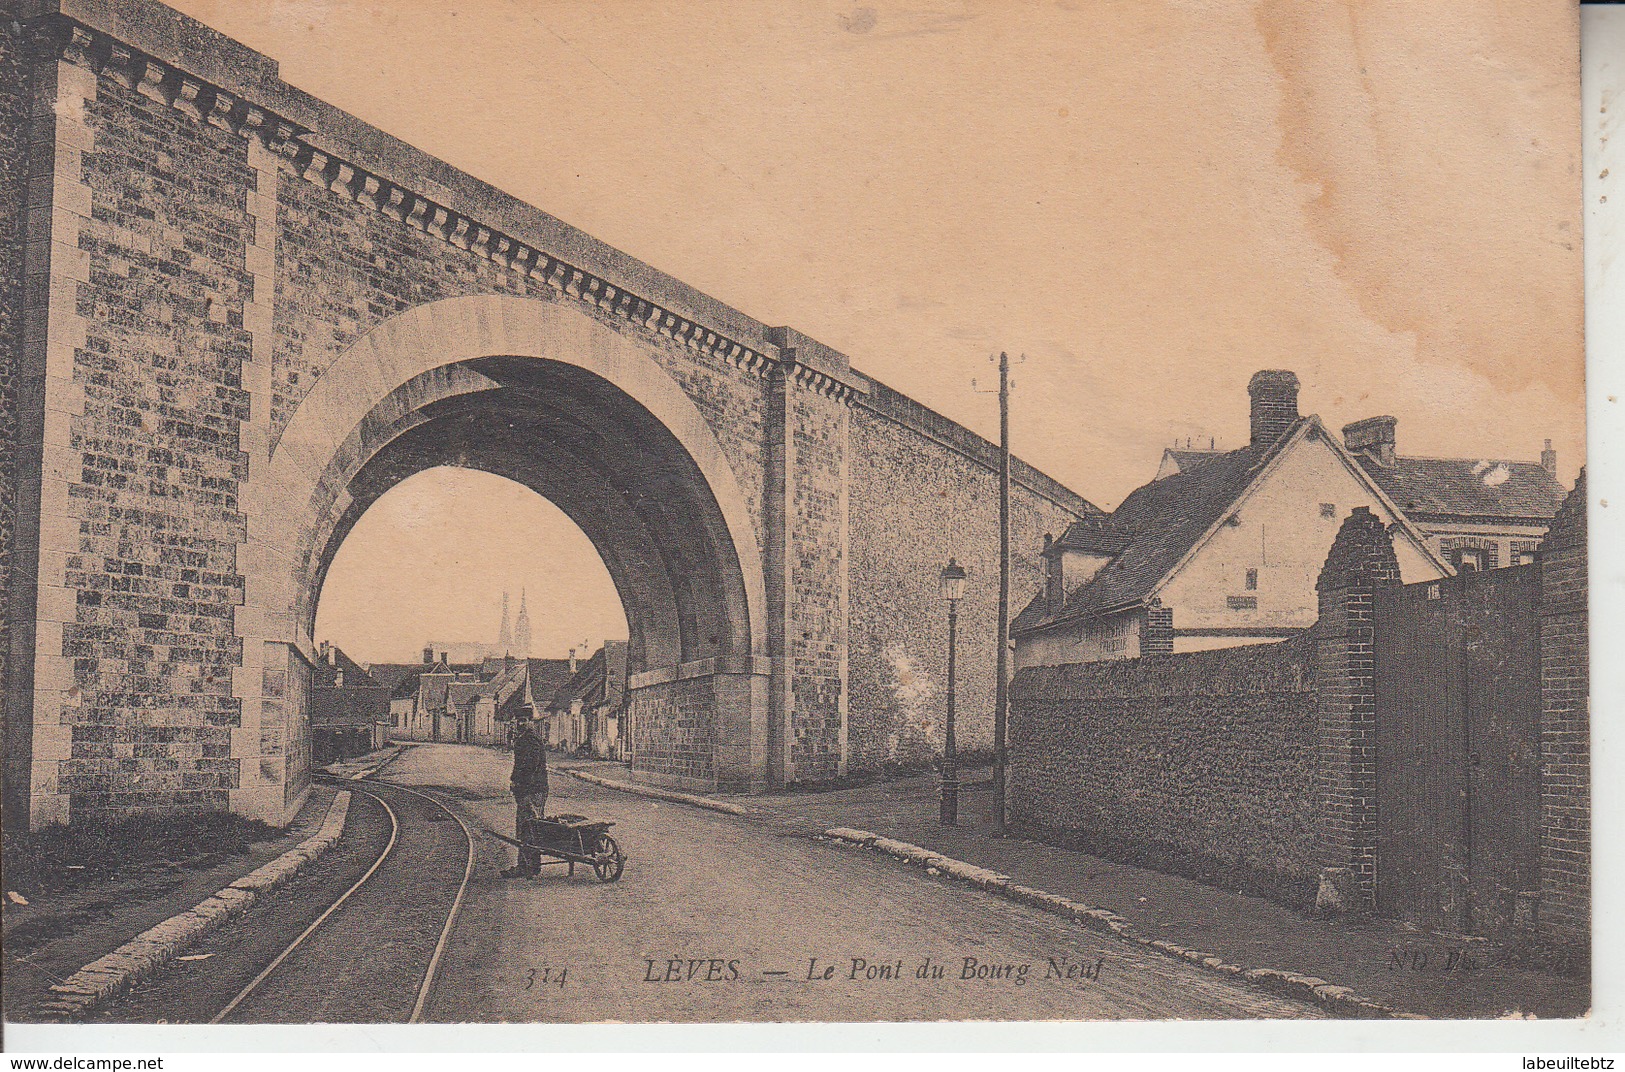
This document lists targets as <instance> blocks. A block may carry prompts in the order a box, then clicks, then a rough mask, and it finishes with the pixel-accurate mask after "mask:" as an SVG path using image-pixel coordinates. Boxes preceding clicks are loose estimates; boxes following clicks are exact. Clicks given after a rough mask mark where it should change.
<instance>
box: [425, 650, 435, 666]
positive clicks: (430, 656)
mask: <svg viewBox="0 0 1625 1072" xmlns="http://www.w3.org/2000/svg"><path fill="white" fill-rule="evenodd" d="M423 665H424V666H433V665H434V648H432V647H426V648H424V649H423Z"/></svg>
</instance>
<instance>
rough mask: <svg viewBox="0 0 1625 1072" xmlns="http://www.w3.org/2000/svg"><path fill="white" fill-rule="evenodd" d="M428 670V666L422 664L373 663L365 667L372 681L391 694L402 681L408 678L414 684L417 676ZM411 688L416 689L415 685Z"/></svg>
mask: <svg viewBox="0 0 1625 1072" xmlns="http://www.w3.org/2000/svg"><path fill="white" fill-rule="evenodd" d="M428 668H429V667H428V664H427V663H422V662H416V663H373V664H372V665H370V666H368V667H367V673H368V674H371V675H372V679H373V680H374V681H376V682H378V684H380V685H382V686H383V687H384V688H386V689H389V690H390V691H391V692H392V693H393V692H394V691H395V689H396V687H397V686H398V685H400V683H401V682H402V681H404V680H406V679H408V678H410V679H411V680H412V681H413V682H416V681H417V679H418V675H419V674H421V673H423V671H425V670H427V669H428ZM412 688H413V689H416V688H417V685H416V684H414V685H413V686H412Z"/></svg>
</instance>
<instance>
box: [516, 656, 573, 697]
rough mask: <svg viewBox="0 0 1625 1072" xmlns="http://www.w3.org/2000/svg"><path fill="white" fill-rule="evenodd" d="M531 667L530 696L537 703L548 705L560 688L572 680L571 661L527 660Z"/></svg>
mask: <svg viewBox="0 0 1625 1072" xmlns="http://www.w3.org/2000/svg"><path fill="white" fill-rule="evenodd" d="M525 662H526V663H528V664H529V665H530V695H531V698H532V699H533V700H535V701H536V702H537V703H541V704H546V703H547V702H548V701H549V700H551V699H552V698H553V694H554V693H555V692H557V691H558V689H559V686H560V685H563V684H564V683H565V682H566V681H569V680H570V660H569V659H526V660H525Z"/></svg>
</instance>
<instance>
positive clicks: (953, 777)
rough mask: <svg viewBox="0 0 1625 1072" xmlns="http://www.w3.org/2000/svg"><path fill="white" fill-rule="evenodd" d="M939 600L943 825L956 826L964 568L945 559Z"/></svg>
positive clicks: (957, 823) (957, 821)
mask: <svg viewBox="0 0 1625 1072" xmlns="http://www.w3.org/2000/svg"><path fill="white" fill-rule="evenodd" d="M942 598H943V599H946V600H947V601H948V724H947V727H946V728H945V729H944V731H943V739H942V810H941V813H940V818H941V820H942V825H943V826H958V825H959V754H958V745H957V743H956V742H955V740H954V660H955V657H956V653H955V650H954V649H955V648H956V647H957V646H958V640H959V636H958V631H959V601H960V600H961V599H963V598H965V567H964V566H961V565H960V564H959V563H958V562H955V561H954V560H953V559H952V558H950V559H948V564H947V565H946V566H944V567H942Z"/></svg>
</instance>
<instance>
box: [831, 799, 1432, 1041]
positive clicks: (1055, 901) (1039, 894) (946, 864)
mask: <svg viewBox="0 0 1625 1072" xmlns="http://www.w3.org/2000/svg"><path fill="white" fill-rule="evenodd" d="M823 836H824V837H826V838H828V839H830V840H832V841H839V842H843V843H845V844H849V845H855V846H858V847H860V848H866V849H873V850H875V851H876V852H882V853H885V854H886V855H888V856H893V857H896V858H897V859H899V860H904V861H907V862H908V863H912V864H917V865H919V866H920V867H923V868H927V869H928V870H930V871H932V872H933V873H940V874H944V875H948V876H949V877H951V878H955V879H959V880H960V881H962V882H968V883H970V884H971V885H973V886H977V887H979V888H981V889H984V890H987V891H988V892H990V893H995V894H998V895H999V896H1000V897H1004V898H1007V899H1009V900H1012V901H1016V902H1019V903H1021V904H1025V905H1030V906H1032V907H1033V908H1036V909H1039V910H1040V911H1043V912H1049V913H1051V914H1053V915H1057V916H1061V917H1063V918H1066V919H1070V920H1073V921H1074V922H1076V923H1080V924H1082V925H1083V926H1085V927H1088V928H1090V929H1091V930H1096V931H1101V932H1103V933H1106V934H1112V935H1116V936H1117V937H1119V938H1122V939H1125V940H1126V941H1130V942H1133V943H1135V944H1136V945H1141V946H1144V947H1146V948H1147V949H1154V950H1156V951H1157V952H1158V953H1161V954H1162V955H1164V956H1167V957H1172V958H1173V959H1175V960H1183V961H1186V962H1188V963H1190V964H1195V965H1196V966H1198V967H1201V968H1205V969H1207V970H1208V971H1212V972H1217V973H1218V974H1220V975H1227V976H1231V977H1236V978H1241V979H1244V980H1246V981H1247V982H1249V983H1252V984H1253V985H1255V986H1258V987H1261V988H1263V989H1265V990H1270V991H1273V992H1274V993H1277V994H1281V995H1283V996H1286V997H1290V998H1297V999H1300V1000H1308V1001H1313V1002H1315V1003H1316V1004H1318V1005H1321V1006H1322V1007H1324V1008H1326V1009H1328V1010H1331V1011H1333V1012H1336V1013H1340V1014H1342V1015H1345V1016H1352V1017H1359V1018H1365V1019H1394V1020H1423V1019H1426V1017H1423V1016H1418V1015H1416V1014H1415V1013H1405V1012H1400V1011H1398V1010H1397V1009H1393V1008H1390V1007H1389V1006H1387V1005H1383V1004H1381V1003H1379V1002H1375V1001H1371V1000H1369V999H1367V998H1363V997H1361V996H1360V995H1359V994H1357V993H1355V992H1354V991H1353V990H1351V989H1350V988H1348V987H1346V986H1335V985H1333V984H1332V983H1329V982H1327V981H1326V980H1325V979H1317V978H1315V977H1314V976H1312V975H1299V974H1297V973H1296V972H1287V971H1278V970H1276V969H1274V968H1243V967H1241V966H1239V965H1236V964H1230V963H1227V962H1226V961H1225V960H1224V959H1223V958H1222V957H1219V956H1217V955H1215V954H1213V953H1206V952H1203V951H1201V950H1196V949H1185V948H1183V947H1181V946H1177V945H1175V944H1174V943H1172V942H1169V941H1166V940H1164V939H1162V938H1152V937H1150V936H1148V935H1144V934H1141V933H1140V932H1139V931H1137V930H1135V928H1134V925H1133V924H1131V923H1130V922H1129V921H1128V920H1126V919H1124V918H1123V917H1122V916H1119V915H1118V914H1117V913H1115V912H1109V911H1107V910H1105V909H1103V908H1093V907H1091V906H1089V905H1086V904H1080V903H1078V902H1076V901H1069V900H1067V899H1066V898H1065V897H1060V896H1057V895H1055V894H1053V893H1047V892H1045V891H1044V890H1039V889H1034V888H1033V887H1031V886H1022V885H1019V884H1017V883H1014V882H1012V881H1010V877H1009V876H1008V875H1001V874H998V873H996V872H993V871H989V870H988V869H987V868H985V867H977V866H976V865H975V864H968V863H966V862H964V861H963V860H955V859H953V858H951V857H947V856H943V855H941V854H940V853H935V852H932V851H931V850H929V849H923V848H921V847H920V846H918V845H910V844H909V843H908V842H906V841H896V840H893V839H892V838H887V837H881V836H879V835H878V834H871V833H870V832H869V831H867V830H854V829H852V828H851V827H845V826H837V827H833V828H831V829H829V830H826V831H824V834H823Z"/></svg>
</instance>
